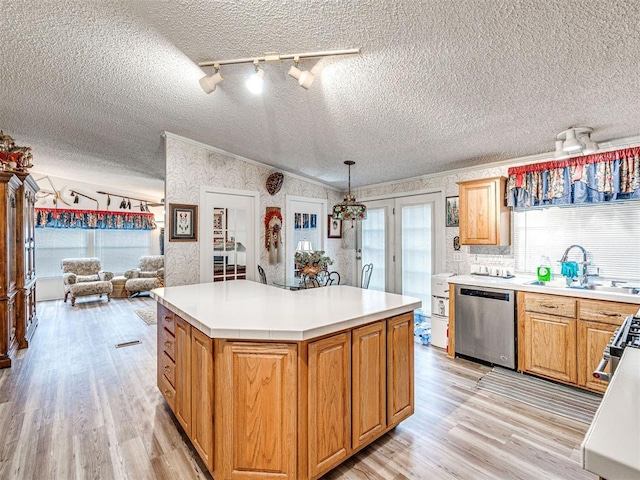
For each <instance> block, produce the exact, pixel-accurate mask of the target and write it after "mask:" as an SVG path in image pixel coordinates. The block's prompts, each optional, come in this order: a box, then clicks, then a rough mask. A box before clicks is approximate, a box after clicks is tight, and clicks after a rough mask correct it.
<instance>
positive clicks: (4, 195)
mask: <svg viewBox="0 0 640 480" xmlns="http://www.w3.org/2000/svg"><path fill="white" fill-rule="evenodd" d="M38 189H39V188H38V185H37V184H36V182H35V181H34V180H33V178H32V177H31V176H30V175H29V174H28V173H25V172H12V171H0V211H1V212H2V218H3V220H1V221H0V255H1V256H2V257H1V258H2V260H1V261H0V266H1V267H0V368H6V367H10V366H11V358H12V357H13V355H14V354H15V351H16V349H18V348H25V347H27V346H28V345H29V340H30V339H31V337H32V336H33V332H34V330H35V328H36V326H37V324H38V320H37V315H36V272H35V202H36V198H35V195H36V192H37V191H38Z"/></svg>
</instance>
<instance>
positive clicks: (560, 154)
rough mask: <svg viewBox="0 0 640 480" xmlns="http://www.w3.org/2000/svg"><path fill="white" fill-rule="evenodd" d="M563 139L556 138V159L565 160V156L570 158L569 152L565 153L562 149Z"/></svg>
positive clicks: (554, 156) (554, 155)
mask: <svg viewBox="0 0 640 480" xmlns="http://www.w3.org/2000/svg"><path fill="white" fill-rule="evenodd" d="M562 143H563V142H562V140H556V151H555V153H554V154H553V158H555V159H556V160H564V159H565V158H569V154H568V153H565V151H564V150H563V149H562Z"/></svg>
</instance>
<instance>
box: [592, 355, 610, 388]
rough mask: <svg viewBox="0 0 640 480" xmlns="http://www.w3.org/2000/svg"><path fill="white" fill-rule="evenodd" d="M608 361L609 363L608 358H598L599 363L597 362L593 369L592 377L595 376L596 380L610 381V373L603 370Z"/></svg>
mask: <svg viewBox="0 0 640 480" xmlns="http://www.w3.org/2000/svg"><path fill="white" fill-rule="evenodd" d="M608 363H609V359H608V358H603V359H602V360H600V363H599V364H598V366H597V367H596V369H595V370H594V371H593V378H597V379H598V380H603V381H605V382H608V381H610V380H611V374H610V373H607V372H605V371H604V369H605V367H606V366H607V364H608Z"/></svg>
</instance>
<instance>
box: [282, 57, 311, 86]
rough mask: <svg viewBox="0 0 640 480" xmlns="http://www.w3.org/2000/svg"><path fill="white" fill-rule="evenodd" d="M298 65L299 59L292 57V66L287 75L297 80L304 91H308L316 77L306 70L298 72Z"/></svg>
mask: <svg viewBox="0 0 640 480" xmlns="http://www.w3.org/2000/svg"><path fill="white" fill-rule="evenodd" d="M299 64H300V57H297V56H296V57H293V65H292V66H291V68H290V69H289V71H288V72H287V75H289V76H290V77H293V78H295V79H296V80H298V85H300V86H301V87H302V88H304V89H305V90H309V87H311V84H312V83H313V80H314V79H315V78H316V76H315V75H314V74H313V73H311V72H310V71H308V70H300V69H299V68H298V65H299Z"/></svg>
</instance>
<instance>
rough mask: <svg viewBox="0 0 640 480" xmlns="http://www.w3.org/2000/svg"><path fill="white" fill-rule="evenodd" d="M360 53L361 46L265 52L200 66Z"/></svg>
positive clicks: (213, 61) (203, 63) (207, 62)
mask: <svg viewBox="0 0 640 480" xmlns="http://www.w3.org/2000/svg"><path fill="white" fill-rule="evenodd" d="M359 53H360V49H359V48H348V49H344V50H323V51H320V52H306V53H287V54H282V55H281V54H279V53H265V54H264V55H263V56H261V57H251V58H249V57H247V58H234V59H231V60H208V61H206V62H200V63H198V65H199V66H200V67H216V66H220V65H237V64H240V63H254V62H255V61H258V62H271V61H278V60H293V59H294V58H295V57H298V58H300V59H303V58H318V57H333V56H336V55H357V54H359Z"/></svg>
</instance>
